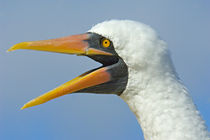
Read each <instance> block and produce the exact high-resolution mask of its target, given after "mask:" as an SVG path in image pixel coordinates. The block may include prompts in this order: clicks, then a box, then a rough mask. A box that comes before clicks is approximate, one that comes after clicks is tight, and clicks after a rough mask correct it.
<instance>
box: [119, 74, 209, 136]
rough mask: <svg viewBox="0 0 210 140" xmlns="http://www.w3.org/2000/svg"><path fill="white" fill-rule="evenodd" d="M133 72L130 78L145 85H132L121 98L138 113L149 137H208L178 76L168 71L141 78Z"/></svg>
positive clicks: (138, 118) (145, 133) (138, 117)
mask: <svg viewBox="0 0 210 140" xmlns="http://www.w3.org/2000/svg"><path fill="white" fill-rule="evenodd" d="M131 74H132V77H130V78H131V79H130V80H136V81H139V82H142V81H141V80H145V81H144V82H145V84H144V85H143V86H140V85H142V83H137V82H136V85H130V86H132V88H133V89H132V88H129V89H127V90H126V91H125V92H124V93H123V94H122V95H121V98H122V99H123V100H124V101H125V102H126V103H127V104H128V106H129V107H130V109H131V110H132V112H133V113H134V114H135V115H136V118H137V120H138V122H139V124H140V126H141V128H142V130H143V133H144V137H145V139H146V140H209V136H208V131H207V129H206V126H205V124H204V121H203V120H202V118H201V117H200V115H199V112H198V111H197V109H196V107H195V105H194V104H193V102H192V99H191V97H190V96H189V94H188V92H187V91H186V89H185V87H184V86H183V85H182V84H181V83H180V82H179V80H178V79H177V78H176V76H174V75H173V74H169V73H165V74H164V75H161V76H153V78H151V79H142V78H141V75H139V74H138V73H132V72H131V73H130V75H131ZM131 84H132V83H131ZM128 86H129V85H128Z"/></svg>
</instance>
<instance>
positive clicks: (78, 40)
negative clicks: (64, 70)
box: [8, 33, 112, 109]
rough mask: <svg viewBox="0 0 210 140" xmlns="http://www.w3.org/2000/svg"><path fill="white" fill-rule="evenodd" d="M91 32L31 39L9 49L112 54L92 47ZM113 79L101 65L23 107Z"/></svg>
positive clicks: (87, 54)
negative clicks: (49, 38)
mask: <svg viewBox="0 0 210 140" xmlns="http://www.w3.org/2000/svg"><path fill="white" fill-rule="evenodd" d="M89 37H90V34H88V33H86V34H81V35H73V36H68V37H63V38H58V39H51V40H42V41H31V42H22V43H18V44H16V45H14V46H13V47H11V48H10V49H9V50H8V51H13V50H17V49H29V50H38V51H49V52H57V53H66V54H77V55H86V56H93V55H97V56H98V55H102V56H111V55H112V53H110V52H106V51H104V50H100V49H97V48H94V47H90V46H89V43H88V40H89ZM110 80H111V74H110V72H109V71H108V68H107V67H101V68H98V69H96V70H93V71H89V72H86V73H84V74H82V75H80V76H78V77H76V78H74V79H73V80H71V81H69V82H67V83H65V84H63V85H61V86H59V87H57V88H55V89H53V90H51V91H49V92H47V93H45V94H43V95H41V96H39V97H37V98H35V99H33V100H31V101H29V102H28V103H26V104H25V105H24V106H23V107H22V108H21V109H25V108H28V107H32V106H35V105H39V104H42V103H45V102H47V101H49V100H52V99H54V98H57V97H60V96H63V95H66V94H69V93H73V92H77V91H80V90H83V89H86V88H90V87H93V86H97V85H100V84H103V83H106V82H109V81H110Z"/></svg>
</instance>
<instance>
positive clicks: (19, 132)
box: [0, 0, 210, 140]
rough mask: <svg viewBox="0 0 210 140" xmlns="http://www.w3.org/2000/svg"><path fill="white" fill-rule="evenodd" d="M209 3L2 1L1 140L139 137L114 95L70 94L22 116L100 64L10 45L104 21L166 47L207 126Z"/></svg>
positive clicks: (204, 0) (209, 99)
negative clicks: (147, 29) (126, 22)
mask: <svg viewBox="0 0 210 140" xmlns="http://www.w3.org/2000/svg"><path fill="white" fill-rule="evenodd" d="M209 4H210V2H209V1H208V0H199V1H190V0H185V1H181V0H177V1H175V0H174V1H173V0H171V1H167V0H160V1H151V0H115V1H113V0H106V1H98V0H89V1H81V0H80V1H79V0H78V1H75V0H57V1H55V0H54V1H53V0H45V1H43V0H36V1H28V0H16V1H15V0H14V1H6V0H0V139H2V140H17V139H21V140H28V139H30V140H37V139H40V140H58V139H59V140H68V139H72V140H81V139H91V140H92V139H100V140H107V139H110V140H116V139H120V140H128V139H143V136H142V133H141V130H140V126H139V125H138V123H137V121H136V119H135V116H134V115H133V113H132V112H131V111H130V110H129V108H128V106H127V105H126V103H124V102H123V101H122V100H121V99H120V98H119V97H117V96H114V95H93V94H85V93H84V94H74V95H67V96H64V97H61V98H58V99H56V100H53V101H50V102H48V103H46V104H43V105H40V106H37V107H34V108H30V109H26V110H23V111H21V110H20V108H21V106H22V105H23V104H24V103H26V102H27V101H29V100H30V99H32V98H34V97H37V96H38V95H40V94H42V93H44V92H46V91H49V90H51V89H53V88H55V87H56V86H58V85H60V84H62V83H64V82H66V81H69V80H71V79H72V78H74V77H76V76H77V75H79V74H81V73H83V72H85V71H87V70H89V69H92V68H94V67H97V66H99V64H98V63H96V62H94V61H92V60H90V59H89V58H86V57H77V56H70V55H64V54H54V53H47V52H36V51H26V50H20V51H16V52H11V53H6V50H7V49H8V48H9V47H11V46H12V45H14V44H16V43H18V42H22V41H31V40H43V39H49V38H56V37H61V36H66V35H72V34H78V33H84V32H86V31H87V30H88V29H89V28H91V27H92V26H93V25H94V24H96V23H98V22H102V21H104V20H108V19H132V20H136V21H141V22H143V23H146V24H149V25H151V26H152V27H153V28H154V29H155V30H156V31H157V32H158V33H159V35H160V37H161V38H162V39H163V40H165V41H166V42H167V43H168V46H169V48H170V51H171V53H172V59H173V61H174V64H175V67H176V70H177V72H178V73H179V76H180V77H181V79H182V80H183V82H184V83H185V85H186V86H187V88H188V89H189V91H190V93H191V96H192V97H193V100H194V102H195V104H196V105H197V108H198V109H199V110H200V112H201V115H202V117H203V118H204V119H205V121H206V124H207V126H208V127H210V119H209V118H210V111H209V106H210V87H209V83H210V63H209V61H210V55H209V54H210V41H209V36H210V16H209V13H210V9H209Z"/></svg>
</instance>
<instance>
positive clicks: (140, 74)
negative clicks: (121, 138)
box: [8, 20, 210, 140]
mask: <svg viewBox="0 0 210 140" xmlns="http://www.w3.org/2000/svg"><path fill="white" fill-rule="evenodd" d="M17 49H27V50H37V51H48V52H56V53H64V54H76V55H78V56H86V57H89V58H91V59H93V60H95V61H97V62H99V63H101V64H102V65H101V66H100V67H98V68H95V69H93V70H89V71H87V72H85V73H84V74H81V75H80V76H78V77H76V78H74V79H73V80H71V81H69V82H67V83H65V84H63V85H61V86H59V87H57V88H55V89H53V90H51V91H49V92H47V93H45V94H43V95H41V96H38V97H37V98H35V99H33V100H31V101H29V102H28V103H26V104H25V105H24V106H23V107H22V108H21V109H25V108H28V107H32V106H36V105H39V104H42V103H45V102H47V101H49V100H52V99H54V98H57V97H60V96H63V95H66V94H71V93H79V92H83V93H84V92H85V93H95V94H114V95H117V96H119V97H120V98H122V99H123V100H124V101H125V102H126V103H127V104H128V106H129V108H130V109H131V111H132V112H133V113H134V114H135V116H136V118H137V121H138V123H139V124H140V126H141V128H142V131H143V135H144V138H145V139H146V140H210V136H209V132H208V130H207V126H206V124H205V122H204V120H203V119H202V117H201V115H200V113H199V111H198V110H197V108H196V106H195V104H194V103H193V100H192V98H191V96H190V94H189V92H188V90H187V88H186V87H185V85H184V84H183V82H182V81H181V79H180V78H179V76H178V74H177V72H176V70H175V68H174V65H173V62H172V59H171V55H170V51H169V49H168V45H167V44H166V42H165V41H164V40H162V39H161V38H160V37H159V36H158V34H157V33H156V31H155V30H154V29H153V28H152V27H150V26H149V25H146V24H144V23H141V22H138V21H133V20H106V21H103V22H101V23H98V24H96V25H94V26H93V27H91V29H89V30H88V31H87V32H85V33H82V34H78V35H70V36H67V37H61V38H56V39H49V40H40V41H28V42H21V43H18V44H16V45H14V46H12V47H11V48H10V49H8V51H14V50H17Z"/></svg>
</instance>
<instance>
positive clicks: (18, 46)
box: [7, 42, 30, 52]
mask: <svg viewBox="0 0 210 140" xmlns="http://www.w3.org/2000/svg"><path fill="white" fill-rule="evenodd" d="M29 45H30V42H21V43H18V44H15V45H14V46H12V47H11V48H9V49H8V50H7V52H11V51H15V50H18V49H26V47H28V46H29Z"/></svg>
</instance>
